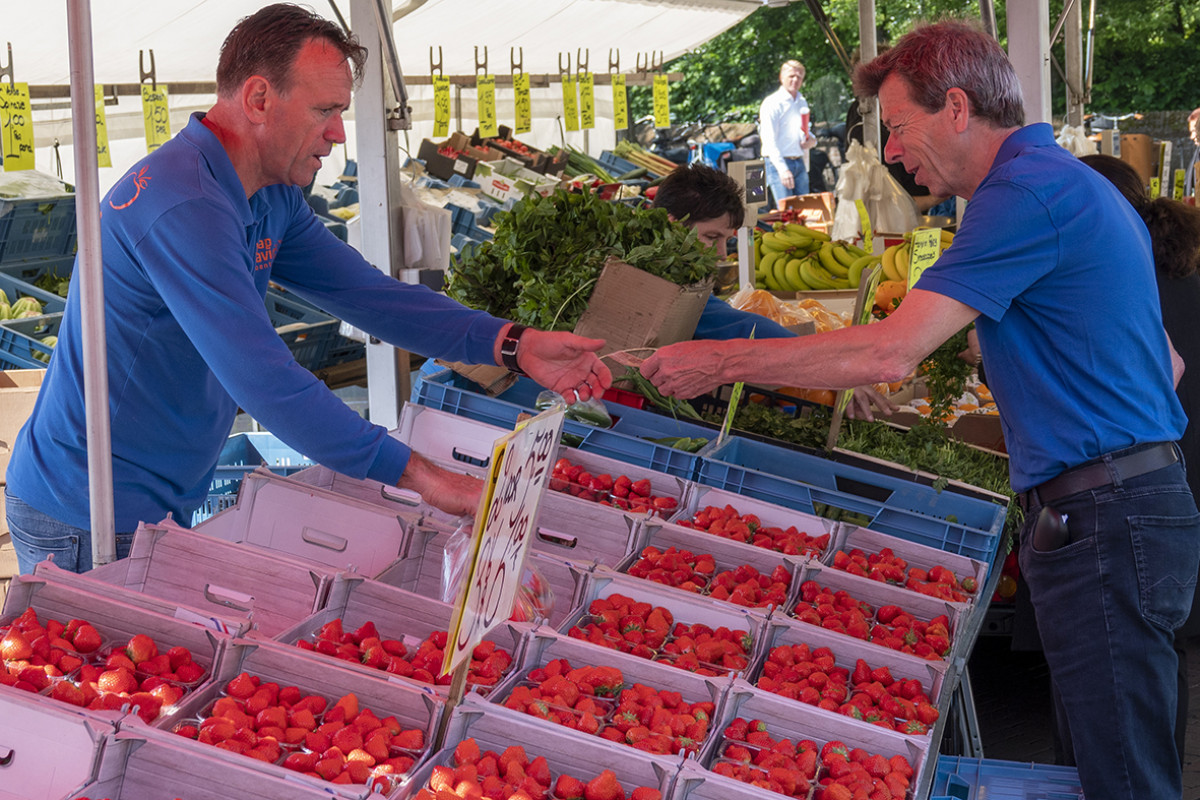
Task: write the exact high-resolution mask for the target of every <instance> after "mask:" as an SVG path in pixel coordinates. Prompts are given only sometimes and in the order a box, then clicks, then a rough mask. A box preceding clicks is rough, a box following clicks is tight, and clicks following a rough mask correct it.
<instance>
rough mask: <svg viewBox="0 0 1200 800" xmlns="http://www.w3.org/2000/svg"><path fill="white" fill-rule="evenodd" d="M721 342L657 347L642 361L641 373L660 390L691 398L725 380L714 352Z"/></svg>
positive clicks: (693, 342) (679, 396) (664, 392)
mask: <svg viewBox="0 0 1200 800" xmlns="http://www.w3.org/2000/svg"><path fill="white" fill-rule="evenodd" d="M743 344H745V342H743ZM724 345H725V343H724V342H714V341H706V340H694V341H690V342H678V343H677V344H671V345H667V346H665V347H660V348H658V349H657V350H655V351H654V354H653V355H652V356H650V357H649V358H647V359H646V360H645V361H644V362H642V366H641V372H642V375H643V376H645V377H646V379H647V380H649V381H650V382H651V383H653V384H654V386H655V388H657V389H658V390H659V391H660V392H662V393H663V394H665V395H667V396H669V397H678V398H679V399H681V400H690V399H691V398H693V397H696V396H697V395H702V394H704V393H705V392H710V391H712V390H713V389H715V388H717V387H718V386H720V385H722V384H724V383H728V381H726V380H724V379H723V378H722V377H721V375H720V372H719V369H718V365H719V364H720V359H719V358H718V356H717V352H718V351H719V350H720V348H721V347H722V346H724Z"/></svg>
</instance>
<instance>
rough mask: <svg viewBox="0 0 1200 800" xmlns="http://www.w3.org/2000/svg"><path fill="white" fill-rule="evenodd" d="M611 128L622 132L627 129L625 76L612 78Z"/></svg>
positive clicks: (627, 111) (627, 112) (627, 102)
mask: <svg viewBox="0 0 1200 800" xmlns="http://www.w3.org/2000/svg"><path fill="white" fill-rule="evenodd" d="M612 94H613V98H612V103H613V126H614V127H615V128H616V129H617V130H619V131H623V130H625V129H626V128H628V127H629V96H628V95H627V94H626V93H625V76H624V75H619V74H616V73H613V76H612Z"/></svg>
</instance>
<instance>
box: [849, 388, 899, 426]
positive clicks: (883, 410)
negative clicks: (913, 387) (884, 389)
mask: <svg viewBox="0 0 1200 800" xmlns="http://www.w3.org/2000/svg"><path fill="white" fill-rule="evenodd" d="M872 406H874V411H878V412H879V413H880V414H882V415H883V416H885V417H890V416H891V415H892V414H895V413H896V409H897V408H899V406H897V405H896V404H895V403H893V402H892V401H891V400H889V399H888V398H887V397H886V396H885V395H882V394H880V393H879V392H877V391H875V390H874V389H872V388H871V387H870V386H860V387H858V388H857V389H855V390H854V394H853V395H851V397H850V402H849V404H847V406H846V416H847V417H849V418H850V419H865V420H867V421H869V422H874V421H875V413H874V411H873V410H872Z"/></svg>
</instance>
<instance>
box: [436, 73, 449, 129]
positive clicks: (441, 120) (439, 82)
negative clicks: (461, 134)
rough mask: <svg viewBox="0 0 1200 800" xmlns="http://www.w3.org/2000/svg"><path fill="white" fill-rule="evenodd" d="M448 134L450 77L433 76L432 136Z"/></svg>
mask: <svg viewBox="0 0 1200 800" xmlns="http://www.w3.org/2000/svg"><path fill="white" fill-rule="evenodd" d="M449 134H450V79H449V78H448V77H446V76H445V75H434V76H433V138H434V139H441V138H442V137H444V136H448V135H449Z"/></svg>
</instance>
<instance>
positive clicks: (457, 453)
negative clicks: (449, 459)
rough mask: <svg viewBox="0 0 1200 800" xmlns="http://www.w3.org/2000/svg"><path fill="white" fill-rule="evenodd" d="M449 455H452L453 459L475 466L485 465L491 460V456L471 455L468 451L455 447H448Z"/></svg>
mask: <svg viewBox="0 0 1200 800" xmlns="http://www.w3.org/2000/svg"><path fill="white" fill-rule="evenodd" d="M450 455H451V456H453V457H454V460H455V461H462V462H464V463H466V464H471V465H472V466H476V467H486V466H487V465H488V464H490V463H491V461H492V457H491V456H473V455H471V454H470V453H464V452H463V451H461V450H459V449H458V448H457V447H452V448H450Z"/></svg>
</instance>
